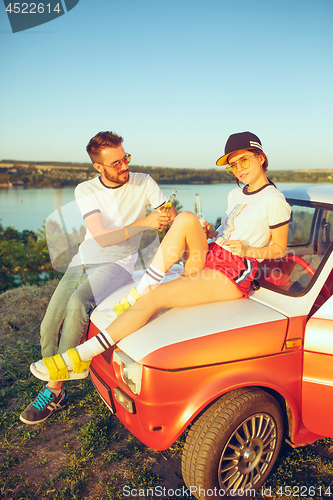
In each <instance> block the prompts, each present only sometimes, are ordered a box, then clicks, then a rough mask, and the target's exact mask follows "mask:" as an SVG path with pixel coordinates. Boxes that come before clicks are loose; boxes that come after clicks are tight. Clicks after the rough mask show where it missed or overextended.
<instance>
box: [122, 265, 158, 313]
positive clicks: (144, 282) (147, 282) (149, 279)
mask: <svg viewBox="0 0 333 500" xmlns="http://www.w3.org/2000/svg"><path fill="white" fill-rule="evenodd" d="M164 276H165V272H164V271H160V270H159V269H157V268H156V267H154V266H153V265H152V264H151V265H150V266H149V268H148V269H147V271H146V272H145V274H144V275H143V276H142V278H141V281H140V282H139V284H138V286H137V287H136V290H137V292H138V293H139V294H140V295H141V294H142V292H143V291H144V290H145V289H146V288H147V287H149V286H151V285H158V284H159V283H160V282H161V281H162V279H163V278H164ZM127 300H128V302H129V303H130V304H131V306H132V305H133V304H135V301H134V299H133V297H131V296H130V295H129V296H128V297H127ZM132 302H133V304H132Z"/></svg>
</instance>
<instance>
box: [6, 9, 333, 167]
mask: <svg viewBox="0 0 333 500" xmlns="http://www.w3.org/2000/svg"><path fill="white" fill-rule="evenodd" d="M45 3H46V2H45ZM332 19H333V2H332V0H316V2H314V1H313V0H311V1H308V0H301V1H300V0H279V1H276V0H269V1H268V0H251V1H250V0H232V1H231V0H229V1H226V0H206V2H203V1H197V0H177V1H175V0H168V1H161V0H154V1H151V0H142V1H141V2H140V1H138V0H121V1H120V0H118V1H113V0H80V1H79V3H78V5H77V6H76V7H75V8H73V9H72V10H71V11H70V12H68V13H66V14H65V15H63V16H62V17H60V18H58V19H55V20H54V21H51V22H49V23H47V24H44V25H42V26H39V27H36V28H33V29H30V30H27V31H23V32H19V33H15V34H13V33H12V32H11V28H10V24H9V21H8V18H7V16H6V12H5V7H4V4H3V2H1V3H0V74H1V77H0V95H1V98H0V99H1V101H0V102H1V104H0V113H1V117H2V119H1V124H0V159H4V158H6V159H8V158H11V159H17V160H24V159H25V160H35V161H43V160H48V161H52V160H53V161H78V162H85V161H88V156H87V155H86V152H85V146H86V144H87V142H88V141H89V139H90V138H91V137H92V136H93V135H95V133H97V132H99V131H101V130H113V131H115V132H117V133H119V134H120V135H122V136H123V137H124V139H125V140H124V147H125V149H126V151H128V152H130V153H131V154H132V161H133V163H134V164H138V165H146V166H166V167H192V168H193V167H194V168H211V167H213V166H214V165H215V161H216V159H217V158H218V157H219V156H221V155H222V154H223V152H224V145H225V142H226V139H227V138H228V136H229V135H230V134H232V133H234V132H241V131H244V130H250V131H252V132H254V133H256V134H257V135H258V136H259V137H260V138H261V140H262V143H263V146H264V150H265V152H266V154H267V156H268V158H269V164H270V165H269V168H270V169H289V168H298V169H302V168H333V165H332V163H331V162H330V158H331V157H332V154H331V144H332V116H333V97H332V88H333V86H332V83H333V82H332V80H333V78H332V77H333V69H332V60H333V50H332V49H333V30H332Z"/></svg>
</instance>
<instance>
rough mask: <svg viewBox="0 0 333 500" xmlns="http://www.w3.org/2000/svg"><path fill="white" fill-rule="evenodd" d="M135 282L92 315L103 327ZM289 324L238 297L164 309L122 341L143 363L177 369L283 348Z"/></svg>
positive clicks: (119, 344)
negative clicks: (115, 305)
mask: <svg viewBox="0 0 333 500" xmlns="http://www.w3.org/2000/svg"><path fill="white" fill-rule="evenodd" d="M173 277H174V276H172V277H171V279H172V278H173ZM169 279H170V278H169ZM132 287H133V283H131V284H128V285H126V286H125V287H122V288H121V289H120V290H117V292H115V293H114V294H113V295H111V296H110V297H108V298H107V299H106V300H105V301H104V302H103V303H102V304H101V305H100V306H98V307H97V308H96V309H95V310H94V312H93V313H92V315H91V318H90V319H91V321H92V322H93V323H94V324H95V325H96V327H97V328H98V329H100V330H102V329H105V328H106V327H107V326H108V325H110V322H109V321H107V311H108V310H109V309H110V308H112V305H113V304H114V303H115V302H117V301H118V300H120V299H121V298H122V297H124V295H125V294H126V293H128V292H129V290H130V289H131V288H132ZM287 324H288V319H287V318H286V316H284V315H283V314H281V313H279V312H277V311H275V310H273V309H271V308H270V307H267V306H265V305H262V304H260V303H258V302H255V301H254V300H252V299H238V300H232V301H228V302H215V303H209V304H203V305H200V306H194V307H185V308H178V307H174V308H170V309H162V310H160V311H159V312H158V313H157V314H155V315H154V316H153V317H152V318H151V319H150V320H149V322H148V323H147V324H146V325H145V326H144V327H142V328H140V329H139V330H138V331H136V332H134V333H132V334H131V335H129V336H128V337H126V338H124V339H123V340H121V341H120V342H119V343H118V344H117V345H118V347H119V348H120V349H121V350H122V351H124V352H125V353H126V354H127V355H128V356H130V357H131V358H132V359H133V360H135V361H137V362H140V363H143V364H144V365H147V366H151V367H156V368H159V369H166V370H175V369H180V368H187V367H194V366H203V365H207V364H213V363H224V362H228V361H235V360H241V359H248V358H253V357H259V356H267V355H271V354H275V353H277V352H280V351H281V349H282V348H283V343H284V340H285V335H286V330H287Z"/></svg>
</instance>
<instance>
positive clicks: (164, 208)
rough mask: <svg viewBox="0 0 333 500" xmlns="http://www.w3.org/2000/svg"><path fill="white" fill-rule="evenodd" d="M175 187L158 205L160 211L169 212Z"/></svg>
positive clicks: (175, 192)
mask: <svg viewBox="0 0 333 500" xmlns="http://www.w3.org/2000/svg"><path fill="white" fill-rule="evenodd" d="M176 194H177V189H173V190H172V192H171V193H170V194H169V196H168V197H167V199H166V200H165V202H164V203H163V205H162V206H161V207H160V212H171V207H172V204H173V202H174V201H175V199H176Z"/></svg>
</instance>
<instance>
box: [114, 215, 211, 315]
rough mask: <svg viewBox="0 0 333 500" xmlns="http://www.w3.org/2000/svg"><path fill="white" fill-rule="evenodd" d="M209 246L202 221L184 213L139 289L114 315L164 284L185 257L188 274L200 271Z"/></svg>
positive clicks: (115, 305) (124, 301)
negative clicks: (169, 271) (171, 269)
mask: <svg viewBox="0 0 333 500" xmlns="http://www.w3.org/2000/svg"><path fill="white" fill-rule="evenodd" d="M207 251H208V243H207V238H206V235H205V232H204V231H203V229H202V227H201V224H200V222H199V219H198V217H197V216H196V215H194V214H193V213H192V212H182V213H180V214H179V215H177V217H176V218H175V220H174V221H173V224H172V226H171V228H170V229H169V231H168V232H167V234H166V235H165V237H164V239H163V240H162V243H161V245H160V246H159V248H158V250H157V252H156V254H155V257H154V259H153V261H152V263H151V265H150V266H149V268H148V269H147V270H146V272H145V274H144V275H143V277H142V278H141V280H140V282H139V283H138V285H137V286H136V287H135V288H132V290H131V291H130V293H129V294H128V295H127V296H126V297H124V298H123V299H121V300H120V301H119V302H117V303H116V304H114V306H113V312H114V313H115V314H116V315H117V316H120V315H121V314H123V312H124V311H125V310H127V309H129V308H130V307H131V306H133V305H134V304H135V302H136V301H137V300H138V298H139V297H140V296H141V295H142V294H144V293H147V292H149V291H151V290H152V289H153V288H155V287H156V286H157V285H159V284H160V282H161V281H162V279H163V278H164V276H165V274H166V273H167V272H168V270H169V269H170V268H171V267H172V266H173V265H174V264H175V263H176V262H178V261H179V259H180V258H181V257H183V262H184V270H185V275H187V274H191V273H193V272H196V273H197V272H199V271H201V270H202V269H203V267H204V265H205V262H206V255H207Z"/></svg>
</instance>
